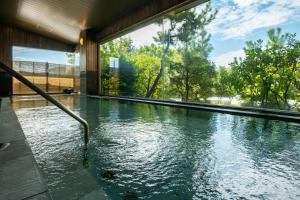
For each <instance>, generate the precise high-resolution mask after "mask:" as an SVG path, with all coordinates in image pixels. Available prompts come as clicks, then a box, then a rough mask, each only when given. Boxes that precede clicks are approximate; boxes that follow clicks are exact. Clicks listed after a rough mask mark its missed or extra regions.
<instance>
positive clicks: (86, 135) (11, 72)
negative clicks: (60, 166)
mask: <svg viewBox="0 0 300 200" xmlns="http://www.w3.org/2000/svg"><path fill="white" fill-rule="evenodd" d="M0 68H1V69H3V70H4V71H6V72H7V73H8V74H9V75H11V76H13V77H15V78H16V79H18V80H19V81H20V82H22V83H23V84H25V85H26V86H27V87H29V88H30V89H32V90H33V91H35V92H37V93H38V94H40V95H41V96H42V97H44V98H45V99H47V100H48V101H50V102H51V103H53V104H54V105H55V106H57V107H58V108H60V109H61V110H62V111H64V112H65V113H67V114H68V115H70V116H71V117H73V118H74V119H76V120H77V121H79V122H80V123H81V124H82V125H83V127H84V131H85V132H84V145H85V149H87V144H88V141H89V124H88V123H87V121H86V120H84V119H82V118H81V117H79V116H77V115H76V114H75V113H74V112H73V111H71V110H70V109H68V108H66V107H65V106H64V105H62V104H61V103H59V102H58V101H57V100H56V99H54V98H53V97H51V96H50V95H48V94H47V93H45V92H44V91H43V90H42V89H40V88H39V87H37V86H36V85H34V84H33V83H31V82H30V81H29V80H27V79H26V78H25V77H24V76H22V75H21V74H19V73H18V72H16V71H15V70H13V69H11V68H10V67H8V66H7V65H5V64H4V63H2V62H0Z"/></svg>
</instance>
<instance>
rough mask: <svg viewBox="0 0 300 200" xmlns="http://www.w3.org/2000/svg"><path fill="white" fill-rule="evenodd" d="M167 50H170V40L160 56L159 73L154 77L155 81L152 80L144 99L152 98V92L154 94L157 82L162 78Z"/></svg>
mask: <svg viewBox="0 0 300 200" xmlns="http://www.w3.org/2000/svg"><path fill="white" fill-rule="evenodd" d="M169 48H170V40H169V41H168V43H167V46H166V48H165V49H164V51H163V54H162V56H161V61H160V69H159V73H158V74H157V76H156V78H155V80H154V82H153V84H152V86H151V88H150V90H149V91H148V92H147V94H146V96H145V97H146V98H150V97H153V94H154V92H155V90H156V88H157V85H158V82H159V80H160V78H161V77H162V75H163V73H164V67H165V57H166V55H167V53H168V51H169Z"/></svg>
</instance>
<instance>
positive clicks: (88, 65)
mask: <svg viewBox="0 0 300 200" xmlns="http://www.w3.org/2000/svg"><path fill="white" fill-rule="evenodd" d="M98 70H99V66H98V43H97V42H95V40H94V34H93V33H91V32H89V31H83V32H82V33H81V35H80V92H81V93H82V94H87V95H98V94H99V76H98V74H99V73H98Z"/></svg>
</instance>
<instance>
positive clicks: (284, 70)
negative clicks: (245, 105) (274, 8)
mask: <svg viewBox="0 0 300 200" xmlns="http://www.w3.org/2000/svg"><path fill="white" fill-rule="evenodd" d="M244 52H245V55H246V57H245V58H244V59H235V61H234V62H233V63H232V70H233V76H234V77H236V79H237V80H236V82H235V88H236V90H237V92H238V93H239V94H241V95H242V97H243V98H244V99H248V100H249V101H250V102H254V103H255V102H259V103H260V105H261V106H263V107H273V106H274V105H276V106H277V107H279V108H288V109H290V104H289V100H296V99H297V98H298V96H299V88H298V87H297V84H299V78H297V77H298V76H299V73H300V68H299V58H300V42H299V40H296V34H290V33H286V34H282V33H281V29H276V30H275V29H271V30H270V31H269V32H268V41H267V42H266V45H265V46H264V45H263V41H262V40H257V41H256V42H253V41H249V42H247V44H246V47H245V48H244ZM298 100H299V99H298Z"/></svg>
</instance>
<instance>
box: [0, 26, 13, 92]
mask: <svg viewBox="0 0 300 200" xmlns="http://www.w3.org/2000/svg"><path fill="white" fill-rule="evenodd" d="M10 32H11V29H8V28H6V27H5V26H2V25H0V61H1V62H3V63H4V64H6V65H7V66H9V67H12V41H11V37H10ZM11 94H12V78H11V77H10V76H9V75H8V74H7V73H6V72H4V71H2V70H1V69H0V96H9V95H11Z"/></svg>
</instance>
